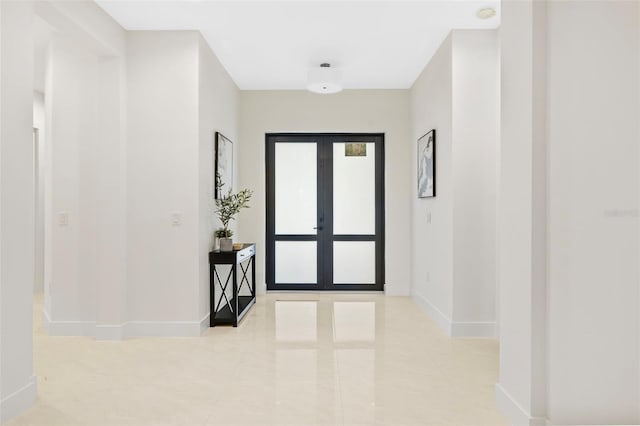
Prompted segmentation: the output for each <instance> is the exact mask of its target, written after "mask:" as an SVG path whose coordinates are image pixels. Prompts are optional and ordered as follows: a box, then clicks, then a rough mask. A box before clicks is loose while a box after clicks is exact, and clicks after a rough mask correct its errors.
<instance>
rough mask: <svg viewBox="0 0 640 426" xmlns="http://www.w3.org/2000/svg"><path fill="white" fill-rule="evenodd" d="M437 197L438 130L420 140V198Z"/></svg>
mask: <svg viewBox="0 0 640 426" xmlns="http://www.w3.org/2000/svg"><path fill="white" fill-rule="evenodd" d="M435 196H436V129H433V130H431V131H430V132H428V133H427V134H425V135H424V136H422V137H421V138H420V139H418V198H431V197H435Z"/></svg>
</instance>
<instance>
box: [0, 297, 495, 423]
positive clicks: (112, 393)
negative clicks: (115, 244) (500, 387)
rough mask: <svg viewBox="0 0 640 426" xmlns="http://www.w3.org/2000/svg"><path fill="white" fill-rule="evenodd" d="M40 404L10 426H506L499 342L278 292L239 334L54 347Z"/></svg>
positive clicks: (80, 340) (44, 364)
mask: <svg viewBox="0 0 640 426" xmlns="http://www.w3.org/2000/svg"><path fill="white" fill-rule="evenodd" d="M41 303H42V301H41V299H38V300H37V301H36V304H35V306H36V308H35V312H34V317H35V318H34V319H35V321H34V323H35V324H36V325H35V341H34V347H35V370H36V374H37V376H38V392H39V397H38V402H37V404H36V405H35V406H34V407H33V408H32V409H31V410H29V411H28V412H27V413H26V414H24V415H23V416H21V417H18V418H16V419H13V420H12V421H11V422H9V423H8V425H9V426H26V425H47V426H58V425H59V426H74V425H109V426H115V425H130V426H143V425H149V426H151V425H153V426H162V425H182V426H192V425H203V426H204V425H225V426H226V425H394V426H395V425H502V424H506V420H505V419H504V418H503V417H502V416H501V415H500V414H499V413H498V411H497V409H496V407H495V403H494V391H493V385H494V383H495V382H496V380H497V370H498V344H497V342H496V341H495V340H481V339H450V338H447V337H446V336H444V335H443V334H442V333H441V332H440V330H439V329H438V328H437V326H436V325H435V324H434V323H433V322H432V321H431V320H430V319H429V318H428V317H427V316H426V315H425V314H424V313H422V312H421V311H420V310H419V308H418V307H417V306H416V305H415V304H414V303H413V302H412V301H411V300H410V299H409V298H402V297H385V296H382V295H376V294H358V295H353V294H338V295H336V294H311V293H303V294H269V295H267V296H261V297H259V299H258V303H257V304H256V306H254V307H253V309H252V311H251V312H250V314H248V315H247V317H246V318H245V319H244V321H243V322H242V323H241V324H240V326H239V327H238V328H232V327H216V328H212V329H209V331H207V333H206V334H205V335H204V336H202V337H200V338H138V339H130V340H125V341H117V342H105V341H96V340H94V339H91V338H85V337H49V336H47V335H46V334H45V333H44V330H43V329H42V326H41V314H40V311H41Z"/></svg>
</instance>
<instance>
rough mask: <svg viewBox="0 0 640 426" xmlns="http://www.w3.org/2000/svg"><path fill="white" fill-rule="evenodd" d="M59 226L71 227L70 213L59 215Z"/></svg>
mask: <svg viewBox="0 0 640 426" xmlns="http://www.w3.org/2000/svg"><path fill="white" fill-rule="evenodd" d="M58 225H60V226H68V225H69V213H67V212H60V213H58Z"/></svg>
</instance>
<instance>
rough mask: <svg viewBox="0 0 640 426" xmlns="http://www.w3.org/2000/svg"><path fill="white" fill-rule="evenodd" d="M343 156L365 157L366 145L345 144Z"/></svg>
mask: <svg viewBox="0 0 640 426" xmlns="http://www.w3.org/2000/svg"><path fill="white" fill-rule="evenodd" d="M344 156H345V157H366V156H367V144H366V143H345V144H344Z"/></svg>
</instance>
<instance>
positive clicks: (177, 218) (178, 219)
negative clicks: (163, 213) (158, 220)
mask: <svg viewBox="0 0 640 426" xmlns="http://www.w3.org/2000/svg"><path fill="white" fill-rule="evenodd" d="M180 225H182V213H180V212H175V213H171V226H180Z"/></svg>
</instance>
